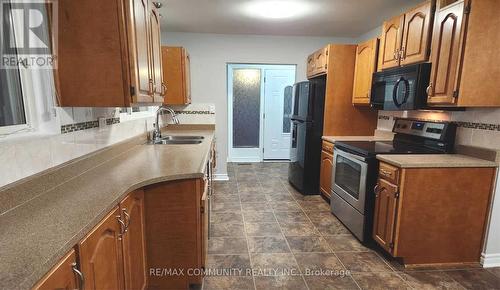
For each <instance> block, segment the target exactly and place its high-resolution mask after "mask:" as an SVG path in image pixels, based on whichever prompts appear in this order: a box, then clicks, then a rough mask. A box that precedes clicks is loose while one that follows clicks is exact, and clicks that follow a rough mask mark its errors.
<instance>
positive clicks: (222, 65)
mask: <svg viewBox="0 0 500 290" xmlns="http://www.w3.org/2000/svg"><path fill="white" fill-rule="evenodd" d="M355 42H356V40H355V39H349V38H323V37H279V36H255V35H220V34H200V33H176V32H167V33H164V34H163V35H162V43H163V44H164V45H171V46H183V47H185V48H187V50H188V52H189V54H190V56H191V84H192V99H193V103H199V102H201V103H215V106H216V110H217V115H216V118H217V119H216V127H217V140H218V142H217V146H218V150H219V159H218V160H217V161H218V162H217V164H218V165H220V166H218V169H217V174H227V168H226V160H227V152H228V146H227V145H228V144H227V143H228V141H227V134H228V133H227V76H226V69H227V68H226V65H227V64H228V63H258V64H295V65H297V81H301V80H305V79H306V59H307V56H308V55H309V54H311V53H312V52H314V51H315V50H317V49H319V48H321V47H323V46H325V45H326V44H328V43H355Z"/></svg>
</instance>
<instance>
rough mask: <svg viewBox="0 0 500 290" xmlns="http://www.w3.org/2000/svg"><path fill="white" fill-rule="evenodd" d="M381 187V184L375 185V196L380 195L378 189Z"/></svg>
mask: <svg viewBox="0 0 500 290" xmlns="http://www.w3.org/2000/svg"><path fill="white" fill-rule="evenodd" d="M379 188H380V186H379V185H378V184H377V185H375V187H374V188H373V192H375V197H378V193H379V191H378V190H379Z"/></svg>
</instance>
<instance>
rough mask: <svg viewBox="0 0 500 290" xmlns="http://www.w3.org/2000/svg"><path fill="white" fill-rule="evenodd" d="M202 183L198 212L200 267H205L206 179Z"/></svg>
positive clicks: (206, 236)
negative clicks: (199, 221)
mask: <svg viewBox="0 0 500 290" xmlns="http://www.w3.org/2000/svg"><path fill="white" fill-rule="evenodd" d="M202 185H203V194H202V196H201V206H200V213H201V219H200V220H201V228H200V232H201V267H202V268H206V264H207V254H208V230H209V227H208V223H209V222H210V221H209V220H208V211H209V208H208V198H209V196H208V181H207V180H204V183H202Z"/></svg>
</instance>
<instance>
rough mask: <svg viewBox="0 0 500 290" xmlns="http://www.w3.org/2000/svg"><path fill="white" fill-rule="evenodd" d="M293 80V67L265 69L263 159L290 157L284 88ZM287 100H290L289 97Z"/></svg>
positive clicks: (292, 82) (288, 126) (288, 125)
mask: <svg viewBox="0 0 500 290" xmlns="http://www.w3.org/2000/svg"><path fill="white" fill-rule="evenodd" d="M294 82H295V69H266V70H265V78H264V159H268V160H269V159H290V124H289V123H290V122H289V120H288V121H287V119H286V118H284V108H285V88H286V87H287V86H292V85H293V84H294ZM287 101H289V102H291V98H287ZM290 105H291V104H290Z"/></svg>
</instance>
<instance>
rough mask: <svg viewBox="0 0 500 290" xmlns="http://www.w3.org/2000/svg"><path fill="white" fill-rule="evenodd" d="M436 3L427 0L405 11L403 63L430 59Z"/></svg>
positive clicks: (402, 44)
mask: <svg viewBox="0 0 500 290" xmlns="http://www.w3.org/2000/svg"><path fill="white" fill-rule="evenodd" d="M434 11H435V5H434V4H433V3H432V2H431V1H427V2H425V3H423V4H422V5H420V6H418V7H415V8H414V9H412V10H410V11H408V12H406V13H405V24H404V29H403V31H404V32H403V39H402V43H401V53H400V59H401V65H407V64H412V63H417V62H424V61H427V60H428V59H429V52H430V44H431V31H432V20H433V18H434Z"/></svg>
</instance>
